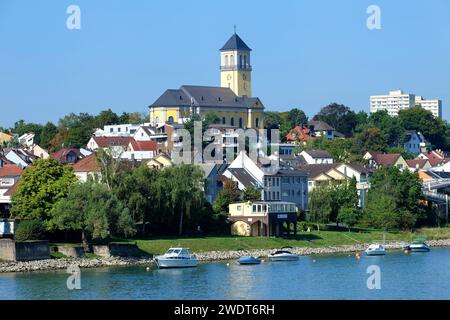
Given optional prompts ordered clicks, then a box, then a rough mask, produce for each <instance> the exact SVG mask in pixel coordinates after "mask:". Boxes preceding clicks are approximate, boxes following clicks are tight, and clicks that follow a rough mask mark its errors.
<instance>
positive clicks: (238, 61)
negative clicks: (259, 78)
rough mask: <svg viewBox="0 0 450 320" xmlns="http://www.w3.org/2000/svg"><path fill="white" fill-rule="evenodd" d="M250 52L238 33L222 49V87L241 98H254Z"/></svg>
mask: <svg viewBox="0 0 450 320" xmlns="http://www.w3.org/2000/svg"><path fill="white" fill-rule="evenodd" d="M250 51H252V49H250V48H249V47H248V46H247V45H246V44H245V42H244V41H243V40H242V39H241V38H240V37H239V36H238V35H237V34H236V32H234V34H233V35H232V36H231V38H230V39H229V40H228V41H227V43H225V45H224V46H223V47H222V49H220V86H221V87H226V88H230V89H231V90H232V91H233V92H234V93H235V94H236V95H237V96H240V97H241V96H248V97H251V96H252V78H251V73H252V67H251V65H250Z"/></svg>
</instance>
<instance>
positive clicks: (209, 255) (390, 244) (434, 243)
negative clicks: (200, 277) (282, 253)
mask: <svg viewBox="0 0 450 320" xmlns="http://www.w3.org/2000/svg"><path fill="white" fill-rule="evenodd" d="M427 243H428V245H429V246H431V247H449V246H450V239H445V240H429V241H427ZM405 245H406V243H405V242H399V241H387V242H386V244H385V247H386V249H387V250H394V249H402V248H403V247H404V246H405ZM368 246H369V244H364V243H362V244H356V245H345V246H329V247H317V248H312V247H308V248H299V247H296V248H292V249H290V251H291V252H293V253H296V254H298V255H301V256H308V255H320V254H340V253H353V252H358V251H363V250H365V249H366V248H367V247H368ZM274 251H275V250H274V249H267V250H266V249H264V250H239V251H209V252H200V253H195V255H196V256H197V258H198V259H199V261H216V260H234V259H238V258H239V257H242V256H255V257H267V256H268V255H269V254H271V253H273V252H274Z"/></svg>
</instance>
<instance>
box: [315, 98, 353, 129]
mask: <svg viewBox="0 0 450 320" xmlns="http://www.w3.org/2000/svg"><path fill="white" fill-rule="evenodd" d="M314 120H321V121H325V122H326V123H328V124H329V125H330V126H332V127H333V128H335V129H336V130H337V131H339V132H341V133H343V134H345V136H347V137H349V136H351V135H352V134H353V130H354V129H355V127H356V124H357V117H356V114H355V112H353V111H352V110H350V108H349V107H347V106H345V105H343V104H338V103H331V104H329V105H327V106H325V107H323V108H322V109H321V110H320V112H319V113H318V114H317V115H315V116H314Z"/></svg>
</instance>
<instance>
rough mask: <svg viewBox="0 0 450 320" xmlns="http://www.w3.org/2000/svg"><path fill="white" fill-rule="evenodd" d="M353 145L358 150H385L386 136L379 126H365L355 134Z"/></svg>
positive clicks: (386, 145) (386, 144)
mask: <svg viewBox="0 0 450 320" xmlns="http://www.w3.org/2000/svg"><path fill="white" fill-rule="evenodd" d="M355 145H356V146H357V148H358V149H359V150H366V151H385V150H386V149H387V148H388V143H387V138H386V136H385V135H384V134H383V133H382V131H381V130H380V129H379V128H367V129H365V130H363V131H362V132H359V133H358V134H356V135H355Z"/></svg>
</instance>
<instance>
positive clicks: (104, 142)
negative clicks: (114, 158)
mask: <svg viewBox="0 0 450 320" xmlns="http://www.w3.org/2000/svg"><path fill="white" fill-rule="evenodd" d="M131 140H133V138H132V137H95V136H94V137H92V138H91V139H90V140H89V142H88V144H87V149H89V150H92V151H95V150H97V149H106V148H111V149H113V150H115V151H117V152H124V151H126V150H127V148H128V145H129V144H130V142H131Z"/></svg>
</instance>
